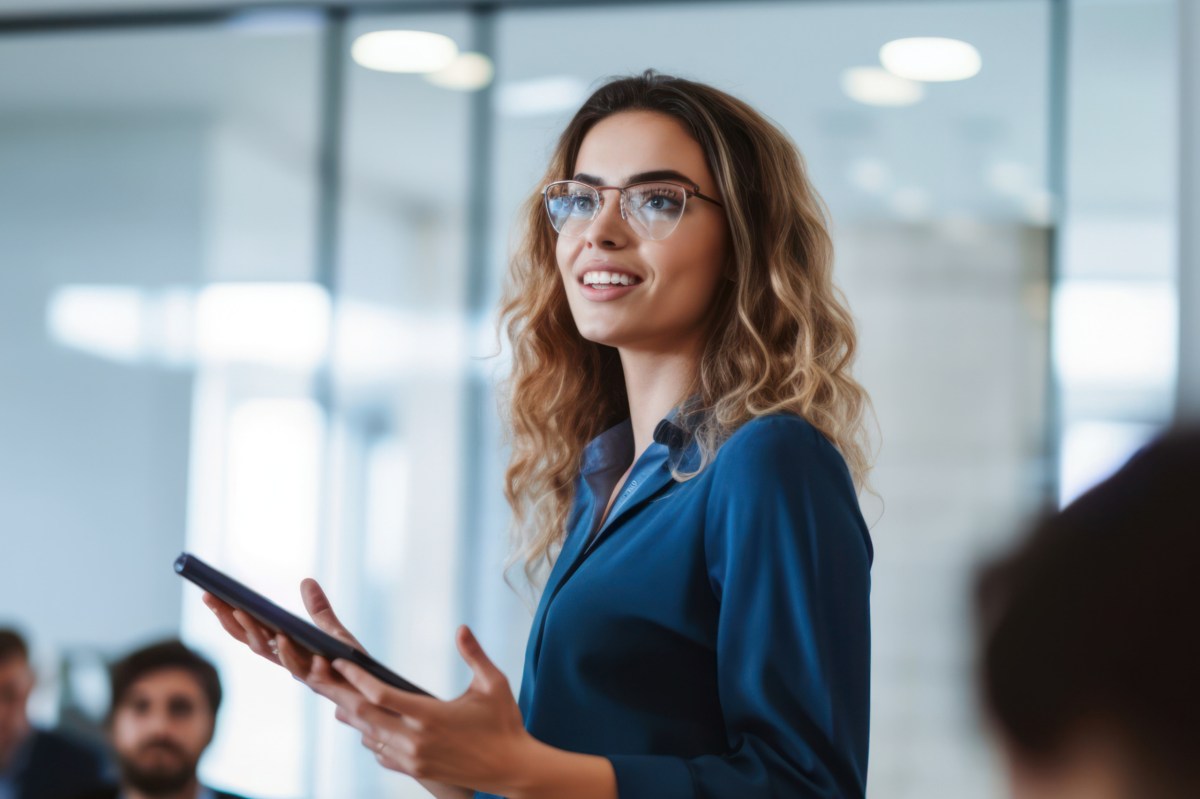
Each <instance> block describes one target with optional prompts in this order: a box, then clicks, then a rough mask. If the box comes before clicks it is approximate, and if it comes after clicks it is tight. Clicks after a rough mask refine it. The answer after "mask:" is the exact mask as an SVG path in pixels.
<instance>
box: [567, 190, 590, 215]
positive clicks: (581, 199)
mask: <svg viewBox="0 0 1200 799" xmlns="http://www.w3.org/2000/svg"><path fill="white" fill-rule="evenodd" d="M593 207H594V203H593V202H592V198H591V197H588V196H586V195H577V196H575V197H573V198H571V213H575V214H590V213H591V212H592V208H593Z"/></svg>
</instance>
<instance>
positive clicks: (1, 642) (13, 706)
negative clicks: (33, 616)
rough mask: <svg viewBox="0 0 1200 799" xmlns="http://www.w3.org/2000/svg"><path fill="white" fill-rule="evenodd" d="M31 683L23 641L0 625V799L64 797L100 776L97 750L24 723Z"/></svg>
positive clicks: (100, 760)
mask: <svg viewBox="0 0 1200 799" xmlns="http://www.w3.org/2000/svg"><path fill="white" fill-rule="evenodd" d="M34 682H35V678H34V673H33V668H32V666H31V665H30V663H29V647H28V645H27V644H26V643H25V639H24V638H22V637H21V635H20V634H19V633H18V632H17V631H16V630H12V629H9V628H0V799H63V798H64V797H70V796H72V795H73V794H77V793H79V792H80V791H83V790H85V789H88V788H91V787H95V786H96V785H98V784H100V783H101V780H102V779H103V776H104V766H105V764H104V758H103V756H102V755H101V753H100V752H99V751H98V750H96V749H94V748H92V747H90V746H88V745H87V744H84V743H83V742H80V741H76V740H74V739H72V738H69V737H66V736H64V735H62V734H60V733H57V732H51V731H49V730H39V729H37V728H35V727H33V726H32V725H31V724H30V723H29V715H28V713H27V710H26V706H27V704H28V701H29V694H30V693H31V692H32V691H33V686H34Z"/></svg>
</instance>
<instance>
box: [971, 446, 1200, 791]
mask: <svg viewBox="0 0 1200 799" xmlns="http://www.w3.org/2000/svg"><path fill="white" fill-rule="evenodd" d="M1198 487H1200V431H1192V432H1187V433H1175V434H1173V435H1170V436H1168V437H1166V438H1164V439H1161V440H1159V441H1157V442H1155V443H1153V444H1151V445H1150V446H1148V447H1147V448H1146V449H1144V450H1142V451H1141V452H1140V453H1138V454H1137V455H1135V456H1134V457H1133V458H1132V459H1131V460H1130V461H1129V463H1127V464H1126V465H1125V467H1124V468H1122V469H1121V470H1120V471H1119V472H1117V473H1116V474H1115V475H1113V476H1112V477H1110V478H1109V479H1108V480H1106V481H1105V482H1103V483H1101V484H1100V485H1098V486H1097V487H1095V488H1093V489H1092V490H1091V491H1089V492H1088V493H1087V494H1084V495H1083V496H1082V497H1080V498H1079V499H1078V500H1076V501H1075V502H1074V503H1072V504H1071V505H1070V506H1069V507H1068V508H1066V509H1065V510H1064V511H1062V512H1061V513H1058V514H1056V515H1054V516H1051V517H1050V518H1048V519H1046V520H1044V521H1043V522H1042V523H1041V524H1040V525H1038V526H1037V527H1036V528H1035V530H1034V531H1033V534H1032V535H1031V536H1030V537H1029V538H1028V539H1027V540H1025V541H1024V542H1023V543H1022V544H1021V545H1020V546H1019V547H1018V548H1017V549H1016V551H1015V552H1013V553H1011V554H1009V555H1008V556H1007V557H1005V558H1003V559H1002V560H1000V561H998V562H997V563H995V564H993V565H991V566H989V567H988V568H987V569H985V570H984V572H983V573H982V575H981V577H980V580H979V583H978V586H977V589H978V594H977V601H978V611H979V618H980V622H981V625H980V627H981V632H982V641H981V652H980V654H981V658H980V666H981V677H982V689H983V696H984V703H985V705H986V707H987V710H988V713H989V715H990V717H991V719H990V720H991V721H992V722H993V723H994V724H995V726H996V728H997V731H998V733H999V737H1000V739H1001V743H1002V745H1003V749H1004V752H1005V755H1006V757H1007V761H1008V765H1009V773H1010V775H1011V778H1012V786H1013V794H1014V796H1016V797H1018V798H1019V799H1042V797H1046V799H1049V798H1050V797H1053V798H1054V799H1176V798H1178V799H1183V797H1198V796H1200V749H1198V746H1197V743H1198V742H1200V737H1197V736H1198V733H1197V731H1198V730H1200V677H1198V675H1200V636H1197V620H1198V619H1200V589H1198V587H1197V586H1198V585H1200V583H1198V582H1197V579H1196V573H1197V569H1198V568H1200V507H1198V506H1197V503H1196V499H1195V497H1196V496H1197V495H1198V494H1197V489H1198Z"/></svg>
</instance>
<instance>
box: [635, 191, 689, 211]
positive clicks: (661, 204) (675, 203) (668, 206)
mask: <svg viewBox="0 0 1200 799" xmlns="http://www.w3.org/2000/svg"><path fill="white" fill-rule="evenodd" d="M638 205H639V207H641V208H643V209H644V210H647V211H656V212H659V213H664V212H671V211H677V210H679V198H678V197H676V196H675V194H674V193H673V192H657V193H654V194H647V195H645V196H644V197H642V199H641V201H640V202H639V203H638Z"/></svg>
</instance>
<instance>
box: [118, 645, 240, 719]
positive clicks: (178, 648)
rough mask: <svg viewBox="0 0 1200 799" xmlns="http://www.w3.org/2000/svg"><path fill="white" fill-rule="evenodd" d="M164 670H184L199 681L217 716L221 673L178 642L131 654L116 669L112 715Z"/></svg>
mask: <svg viewBox="0 0 1200 799" xmlns="http://www.w3.org/2000/svg"><path fill="white" fill-rule="evenodd" d="M163 669H184V670H185V671H188V672H190V673H191V675H192V676H193V677H195V678H196V682H198V683H199V684H200V688H201V690H203V691H204V695H205V696H207V697H208V704H209V707H211V708H212V712H213V715H214V716H215V715H216V714H217V708H219V707H220V706H221V679H220V677H218V676H217V669H216V667H215V666H213V664H212V663H211V662H209V661H208V660H207V659H206V658H204V657H203V656H202V655H200V654H199V653H197V652H196V651H195V650H192V649H189V648H188V647H186V646H184V644H183V642H182V641H179V640H178V639H174V638H172V639H168V640H165V641H160V642H158V643H155V644H150V645H149V646H146V647H142V648H141V649H138V650H135V651H133V652H130V653H129V654H128V655H126V656H125V657H124V658H122V659H121V660H119V661H117V662H116V663H114V664H113V665H112V668H111V669H110V677H111V678H112V703H111V710H110V713H111V712H113V711H115V710H116V708H117V707H118V706H119V705H120V704H121V702H122V701H124V699H125V695H126V694H127V693H128V692H129V689H130V687H131V686H132V685H133V684H134V683H135V682H137V681H138V680H140V679H141V678H142V677H144V676H146V675H147V674H150V673H151V672H155V671H161V670H163Z"/></svg>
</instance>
